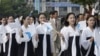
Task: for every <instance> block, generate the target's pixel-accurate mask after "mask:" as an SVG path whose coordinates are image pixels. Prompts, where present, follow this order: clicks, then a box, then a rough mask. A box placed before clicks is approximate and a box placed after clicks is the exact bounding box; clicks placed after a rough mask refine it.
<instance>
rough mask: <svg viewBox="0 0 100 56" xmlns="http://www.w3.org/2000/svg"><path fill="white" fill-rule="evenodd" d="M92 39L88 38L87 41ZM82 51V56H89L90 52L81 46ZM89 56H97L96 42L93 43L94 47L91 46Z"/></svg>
mask: <svg viewBox="0 0 100 56" xmlns="http://www.w3.org/2000/svg"><path fill="white" fill-rule="evenodd" d="M90 38H91V37H88V38H87V40H88V39H90ZM81 51H82V55H83V56H85V55H86V54H87V51H88V50H85V49H84V48H83V47H82V46H81ZM88 56H96V55H95V54H94V41H93V42H92V46H91V49H90V52H89V55H88Z"/></svg>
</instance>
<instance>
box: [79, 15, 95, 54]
mask: <svg viewBox="0 0 100 56" xmlns="http://www.w3.org/2000/svg"><path fill="white" fill-rule="evenodd" d="M86 24H87V28H86V29H84V30H83V32H82V35H81V44H82V54H83V56H95V54H94V36H93V35H94V29H95V18H94V16H89V17H88V18H87V19H86Z"/></svg>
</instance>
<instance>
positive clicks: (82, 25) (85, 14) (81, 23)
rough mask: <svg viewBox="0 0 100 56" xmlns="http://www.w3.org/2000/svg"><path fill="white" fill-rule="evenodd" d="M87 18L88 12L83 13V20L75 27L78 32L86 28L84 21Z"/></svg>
mask: <svg viewBox="0 0 100 56" xmlns="http://www.w3.org/2000/svg"><path fill="white" fill-rule="evenodd" d="M88 16H89V13H88V12H85V13H84V20H83V21H80V22H78V25H77V26H78V29H79V30H80V32H82V31H83V29H85V28H86V19H87V17H88Z"/></svg>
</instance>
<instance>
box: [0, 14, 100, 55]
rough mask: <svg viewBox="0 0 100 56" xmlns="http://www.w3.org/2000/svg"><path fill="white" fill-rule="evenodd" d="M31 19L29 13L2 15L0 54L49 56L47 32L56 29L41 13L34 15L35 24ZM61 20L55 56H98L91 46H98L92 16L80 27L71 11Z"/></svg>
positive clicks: (97, 33) (96, 49)
mask: <svg viewBox="0 0 100 56" xmlns="http://www.w3.org/2000/svg"><path fill="white" fill-rule="evenodd" d="M20 20H21V23H20ZM34 20H35V18H34V17H32V16H26V17H25V16H21V17H18V18H16V19H15V20H14V19H13V17H12V16H9V18H8V19H6V18H2V20H1V22H2V24H1V25H0V56H53V55H52V54H53V50H52V48H53V47H52V42H53V40H52V37H51V35H52V33H51V32H52V30H54V31H56V30H55V29H54V28H53V27H52V26H51V23H50V22H49V21H48V22H47V20H46V15H45V14H44V13H40V14H39V16H38V21H39V25H36V24H34V23H35V21H34ZM6 21H7V22H6ZM64 21H65V22H64V26H63V28H62V29H61V31H60V32H59V34H60V41H61V45H60V46H61V49H60V52H59V56H97V55H98V56H99V49H100V48H99V49H98V48H96V47H95V46H98V47H99V40H98V38H99V36H100V30H99V29H100V28H99V27H97V26H96V25H97V24H96V23H97V20H96V19H95V17H94V16H92V15H91V16H88V18H87V19H86V22H85V24H86V25H87V27H86V28H84V30H83V29H81V28H80V27H79V25H80V26H81V25H82V24H81V22H80V23H78V24H77V23H76V19H75V14H74V13H69V14H67V16H66V19H65V20H64ZM98 24H99V23H98ZM96 31H97V32H96ZM56 32H57V31H56ZM94 51H95V52H94Z"/></svg>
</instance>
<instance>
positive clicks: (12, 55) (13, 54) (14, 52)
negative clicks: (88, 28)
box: [10, 33, 18, 56]
mask: <svg viewBox="0 0 100 56" xmlns="http://www.w3.org/2000/svg"><path fill="white" fill-rule="evenodd" d="M10 56H18V43H17V41H16V38H15V33H13V34H12V43H11V51H10Z"/></svg>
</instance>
